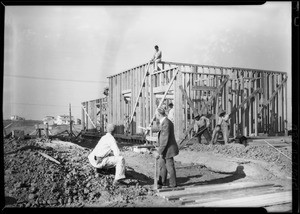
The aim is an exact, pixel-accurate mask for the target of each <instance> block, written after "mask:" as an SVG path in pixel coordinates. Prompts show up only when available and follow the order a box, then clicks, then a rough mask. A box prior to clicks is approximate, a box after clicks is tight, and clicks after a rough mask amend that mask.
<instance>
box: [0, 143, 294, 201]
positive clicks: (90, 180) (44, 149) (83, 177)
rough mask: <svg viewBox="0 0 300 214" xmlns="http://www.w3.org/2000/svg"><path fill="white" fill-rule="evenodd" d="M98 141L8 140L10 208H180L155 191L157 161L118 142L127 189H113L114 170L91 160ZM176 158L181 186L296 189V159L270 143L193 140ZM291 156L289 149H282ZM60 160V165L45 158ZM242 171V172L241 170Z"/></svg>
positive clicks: (7, 193) (6, 173) (6, 165)
mask: <svg viewBox="0 0 300 214" xmlns="http://www.w3.org/2000/svg"><path fill="white" fill-rule="evenodd" d="M96 143H97V140H91V139H90V140H87V139H84V140H81V141H80V142H74V143H71V142H65V141H60V140H47V139H43V138H41V139H28V140H13V139H11V138H9V139H5V141H4V144H3V147H4V191H5V204H6V206H7V207H177V206H180V203H179V202H177V201H174V202H172V201H166V200H164V199H162V198H160V197H158V196H156V195H155V192H154V191H153V190H152V185H153V176H154V158H153V156H152V154H151V153H149V152H145V153H137V152H134V151H132V147H131V146H132V145H130V144H128V143H125V142H119V146H120V149H121V154H122V155H123V156H124V157H125V161H126V177H127V179H126V180H125V182H126V183H127V185H125V186H119V187H114V186H112V182H113V178H114V170H110V171H101V172H97V171H96V170H95V169H94V168H93V167H91V165H90V164H89V162H88V159H87V156H88V154H89V153H90V151H91V150H92V149H93V148H94V147H95V145H96ZM190 144H191V145H189V146H188V147H187V148H184V149H183V150H180V154H179V155H178V156H176V157H175V167H176V175H177V183H178V186H191V185H208V184H222V183H223V184H224V183H229V182H235V181H238V182H240V181H252V180H255V181H261V182H265V181H266V180H268V181H271V182H273V183H276V184H280V185H282V186H283V188H284V189H286V190H288V189H291V187H292V180H291V173H292V163H291V161H290V160H289V159H288V158H286V157H285V156H283V155H282V154H280V153H278V152H277V151H276V150H275V151H274V150H272V148H270V147H268V146H267V145H260V146H244V145H240V144H229V145H204V144H199V143H197V142H196V141H195V142H190ZM279 149H280V151H282V152H283V153H284V154H286V155H287V156H288V157H291V154H292V150H291V148H290V147H283V148H279ZM41 153H44V154H47V155H49V156H51V157H52V158H55V159H56V160H57V161H59V162H60V164H57V163H55V162H53V161H50V160H49V159H47V158H45V157H44V156H42V155H41ZM241 167H242V170H240V171H239V172H238V173H237V171H238V169H241Z"/></svg>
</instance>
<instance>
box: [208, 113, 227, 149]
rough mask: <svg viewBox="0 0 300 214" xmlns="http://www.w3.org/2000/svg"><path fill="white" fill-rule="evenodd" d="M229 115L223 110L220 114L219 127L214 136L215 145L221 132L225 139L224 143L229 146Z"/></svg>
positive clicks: (217, 126)
mask: <svg viewBox="0 0 300 214" xmlns="http://www.w3.org/2000/svg"><path fill="white" fill-rule="evenodd" d="M228 126H229V114H226V111H224V110H221V111H220V113H219V117H218V121H217V125H216V127H215V129H214V131H213V134H212V144H215V143H216V142H217V139H218V135H219V132H220V131H221V132H222V134H223V138H224V143H225V144H228V140H229V128H228Z"/></svg>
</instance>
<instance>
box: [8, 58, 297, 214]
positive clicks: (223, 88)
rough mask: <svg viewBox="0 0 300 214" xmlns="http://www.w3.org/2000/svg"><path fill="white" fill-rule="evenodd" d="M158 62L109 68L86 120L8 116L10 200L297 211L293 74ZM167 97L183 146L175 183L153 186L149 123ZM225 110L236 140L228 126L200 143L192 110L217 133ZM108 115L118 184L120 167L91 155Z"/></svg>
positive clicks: (153, 137)
mask: <svg viewBox="0 0 300 214" xmlns="http://www.w3.org/2000/svg"><path fill="white" fill-rule="evenodd" d="M158 66H159V68H160V70H159V71H155V72H154V67H153V63H151V62H148V63H144V64H142V65H138V66H136V67H134V68H131V69H129V70H126V71H122V72H119V73H117V72H116V74H115V75H112V76H108V77H107V78H108V80H109V85H108V88H107V89H106V90H105V96H104V97H102V98H98V99H95V100H89V101H83V102H82V103H81V106H82V119H81V125H76V127H75V126H74V125H72V124H70V125H69V126H68V125H65V126H57V125H56V126H53V127H50V126H49V127H48V125H47V126H45V125H42V124H41V125H40V126H38V127H37V126H36V123H32V124H26V125H25V123H26V121H25V122H24V121H21V122H18V124H19V125H16V123H15V124H12V123H11V122H10V121H4V127H7V128H6V129H5V135H4V137H5V139H4V170H5V203H6V206H7V207H263V208H265V209H266V210H267V211H271V212H273V211H275V212H276V211H278V212H291V210H292V161H291V160H292V159H291V157H292V152H293V149H292V137H291V136H290V135H288V128H287V127H288V126H287V124H288V121H287V114H288V105H290V104H288V102H287V78H288V76H287V74H286V72H279V71H267V70H258V69H250V68H235V67H218V66H208V65H197V64H188V63H181V62H180V63H176V62H167V61H162V62H160V63H159V64H158ZM170 103H173V105H174V133H175V139H176V143H177V145H178V147H179V154H178V155H177V156H176V157H175V158H174V161H175V169H176V177H177V187H175V188H162V189H156V188H153V185H154V183H155V181H156V179H157V178H156V175H157V167H156V165H157V163H156V159H155V158H154V157H153V151H154V150H156V146H155V143H156V142H157V140H158V136H157V133H154V132H152V131H150V132H148V133H145V132H144V128H145V127H153V126H156V122H155V121H156V119H155V112H156V110H157V109H158V108H161V107H163V108H166V107H167V106H168V105H169V104H170ZM220 111H225V112H226V113H227V114H228V115H229V143H227V144H225V143H224V139H223V136H222V134H220V135H219V137H218V139H217V143H216V144H209V142H206V139H204V138H203V137H202V139H201V143H199V142H198V139H197V138H196V137H195V133H194V131H193V127H194V123H195V118H196V117H197V116H198V115H206V117H207V118H208V119H209V120H210V121H211V123H210V127H209V128H208V129H209V130H210V131H212V130H214V128H215V127H216V125H217V119H218V113H219V112H220ZM21 123H22V124H21ZM109 123H111V124H114V125H115V126H116V129H115V133H114V137H115V139H116V140H117V142H118V146H119V147H120V150H121V154H122V156H123V157H124V158H125V165H126V180H125V182H126V184H127V185H125V186H117V187H115V186H113V185H112V182H113V179H114V170H102V171H100V172H99V171H97V170H95V169H94V168H93V167H92V166H91V165H90V163H89V161H88V158H87V157H88V155H89V153H90V152H91V151H92V150H93V148H94V147H95V146H96V144H97V142H98V141H99V139H100V138H101V137H102V136H103V135H105V133H106V131H107V130H106V127H107V124H109ZM9 124H12V125H10V126H9V127H8V125H9ZM41 127H42V128H41ZM16 130H21V131H23V135H22V136H20V135H18V134H16V133H17V132H16ZM41 130H42V131H41ZM49 130H51V133H49ZM33 133H34V134H33ZM241 137H243V141H241V140H240V139H241Z"/></svg>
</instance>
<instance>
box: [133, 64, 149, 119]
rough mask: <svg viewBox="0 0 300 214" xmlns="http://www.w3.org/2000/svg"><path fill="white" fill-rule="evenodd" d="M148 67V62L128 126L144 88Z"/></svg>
mask: <svg viewBox="0 0 300 214" xmlns="http://www.w3.org/2000/svg"><path fill="white" fill-rule="evenodd" d="M149 65H150V62H149V63H148V65H147V69H146V72H145V75H144V77H143V81H142V84H141V86H140V88H139V90H138V93H137V96H136V101H135V104H134V106H133V109H132V113H131V116H130V119H129V121H128V124H131V122H132V119H133V116H134V113H135V111H136V107H137V105H138V102H139V98H140V96H141V92H142V89H143V87H144V84H145V80H146V77H147V75H148V69H149ZM132 81H134V79H132Z"/></svg>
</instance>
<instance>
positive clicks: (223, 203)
mask: <svg viewBox="0 0 300 214" xmlns="http://www.w3.org/2000/svg"><path fill="white" fill-rule="evenodd" d="M289 202H292V191H285V192H277V193H270V194H263V195H256V196H249V197H242V198H236V199H227V200H219V201H213V202H206V203H195V204H191V205H190V206H191V207H264V206H271V205H276V204H284V203H289Z"/></svg>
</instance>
